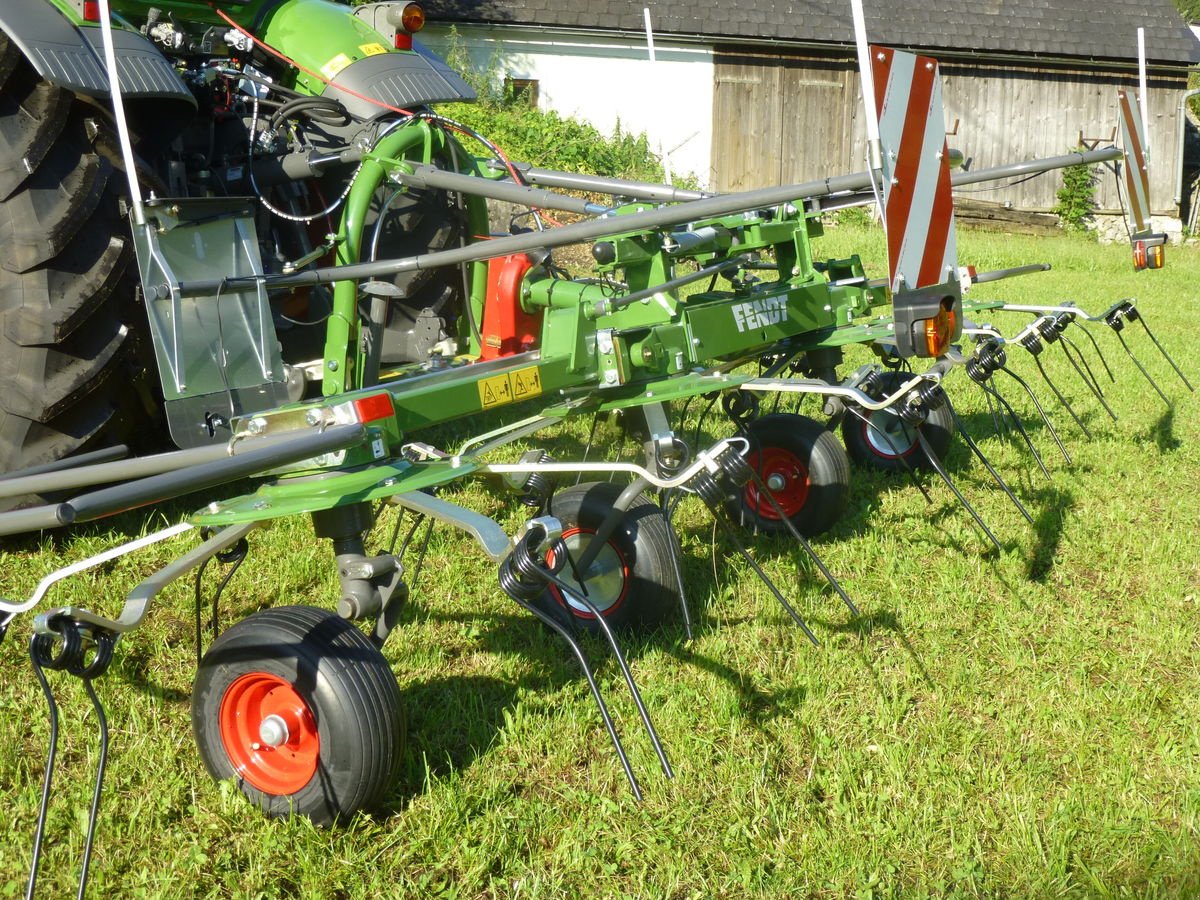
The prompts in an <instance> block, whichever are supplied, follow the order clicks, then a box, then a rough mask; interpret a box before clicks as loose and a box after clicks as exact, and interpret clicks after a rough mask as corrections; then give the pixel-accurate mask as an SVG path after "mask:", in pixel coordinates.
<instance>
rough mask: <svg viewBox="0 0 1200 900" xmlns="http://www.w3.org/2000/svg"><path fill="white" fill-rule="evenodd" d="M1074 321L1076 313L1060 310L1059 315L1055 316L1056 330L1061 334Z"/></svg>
mask: <svg viewBox="0 0 1200 900" xmlns="http://www.w3.org/2000/svg"><path fill="white" fill-rule="evenodd" d="M1074 321H1075V313H1073V312H1060V313H1059V314H1058V315H1057V316H1055V317H1054V330H1055V331H1056V332H1058V333H1059V334H1062V333H1063V332H1064V331H1066V330H1067V326H1068V325H1070V324H1071V323H1072V322H1074Z"/></svg>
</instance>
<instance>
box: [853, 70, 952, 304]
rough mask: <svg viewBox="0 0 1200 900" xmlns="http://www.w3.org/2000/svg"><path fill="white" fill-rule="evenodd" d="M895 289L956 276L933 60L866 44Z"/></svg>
mask: <svg viewBox="0 0 1200 900" xmlns="http://www.w3.org/2000/svg"><path fill="white" fill-rule="evenodd" d="M871 69H872V73H873V74H874V77H875V98H876V100H875V105H876V114H877V115H878V116H879V142H880V145H881V150H882V156H883V176H884V182H883V217H884V224H885V226H886V228H887V241H888V263H889V265H890V269H891V271H890V276H891V286H892V290H893V291H899V290H902V289H905V288H908V289H913V288H920V287H928V286H930V285H935V284H943V283H945V282H947V281H957V280H958V250H957V247H956V246H955V241H954V199H953V197H952V196H951V194H950V153H949V148H948V147H947V145H946V118H945V113H944V112H943V108H942V81H941V79H940V78H939V77H938V64H937V60H935V59H932V58H930V57H928V56H917V55H915V54H912V53H905V52H903V51H899V50H892V49H890V48H888V47H876V46H872V47H871Z"/></svg>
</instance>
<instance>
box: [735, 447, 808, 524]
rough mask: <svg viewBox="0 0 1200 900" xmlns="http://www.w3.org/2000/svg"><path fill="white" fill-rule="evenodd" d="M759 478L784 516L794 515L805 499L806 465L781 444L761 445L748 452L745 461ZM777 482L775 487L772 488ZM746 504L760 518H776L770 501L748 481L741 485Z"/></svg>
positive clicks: (752, 482) (806, 483) (806, 500)
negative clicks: (743, 485) (775, 445)
mask: <svg viewBox="0 0 1200 900" xmlns="http://www.w3.org/2000/svg"><path fill="white" fill-rule="evenodd" d="M746 461H747V462H749V463H750V466H751V467H752V468H753V469H754V471H756V472H757V473H758V474H759V477H761V478H762V480H763V484H765V485H767V489H768V490H769V491H770V492H771V496H772V497H774V498H775V502H776V503H778V504H779V508H780V509H782V510H783V514H784V516H786V517H787V518H789V519H792V518H795V516H796V514H797V513H799V512H800V510H802V509H803V508H804V504H805V503H807V502H808V489H809V486H810V481H809V478H808V466H806V465H805V464H804V461H803V460H801V459H800V457H799V456H797V455H796V454H795V453H792V452H791V451H790V450H785V449H783V448H782V447H763V448H762V449H760V450H753V451H751V452H750V454H749V456H748V458H747V460H746ZM775 483H778V485H779V486H778V487H775ZM745 501H746V505H747V506H748V507H749V508H750V509H751V510H752V511H753V512H754V513H755V515H757V516H759V517H760V518H763V519H774V520H778V519H779V513H777V512H776V511H775V507H774V506H772V505H771V501H770V500H768V499H767V498H766V497H765V496H763V494H762V492H761V491H759V489H758V484H757V483H755V482H754V481H750V482H748V483H747V484H746V488H745Z"/></svg>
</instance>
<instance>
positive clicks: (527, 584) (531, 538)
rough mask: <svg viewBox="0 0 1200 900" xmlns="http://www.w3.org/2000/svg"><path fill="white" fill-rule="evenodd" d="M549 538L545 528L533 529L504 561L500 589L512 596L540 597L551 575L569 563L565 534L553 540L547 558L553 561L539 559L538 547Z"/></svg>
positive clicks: (534, 598) (531, 599) (501, 569)
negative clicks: (563, 536) (563, 537)
mask: <svg viewBox="0 0 1200 900" xmlns="http://www.w3.org/2000/svg"><path fill="white" fill-rule="evenodd" d="M545 537H546V532H545V531H543V530H542V529H541V528H532V529H530V530H529V532H528V533H527V534H526V535H525V538H524V540H522V541H519V542H518V543H517V545H516V546H515V547H513V550H512V553H510V554H509V555H508V556H507V557H505V559H504V561H503V562H501V563H500V589H501V590H502V591H504V593H506V594H508V596H510V597H512V599H514V600H524V601H526V602H527V603H528V602H531V601H533V600H536V599H537V598H538V597H540V596H541V594H542V591H544V590H545V589H546V585H547V584H549V583H550V578H549V575H557V574H558V573H559V572H560V571H561V570H562V567H563V565H565V564H566V561H567V545H566V543H565V542H564V541H563V539H562V538H561V537H560V538H558V539H556V540H554V541H552V542H551V543H550V552H549V553H548V554H547V557H548V558H550V559H552V560H553V561H552V562H548V561H547V560H546V559H538V555H537V549H538V547H539V546H541V543H542V540H543V539H544V538H545Z"/></svg>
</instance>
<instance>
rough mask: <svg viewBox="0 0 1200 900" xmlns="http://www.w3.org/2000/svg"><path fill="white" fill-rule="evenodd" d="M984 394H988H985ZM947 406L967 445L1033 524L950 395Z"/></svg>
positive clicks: (1031, 518)
mask: <svg viewBox="0 0 1200 900" xmlns="http://www.w3.org/2000/svg"><path fill="white" fill-rule="evenodd" d="M984 396H987V395H986V394H985V395H984ZM988 402H989V403H990V402H991V398H990V397H989V398H988ZM946 408H947V409H949V410H950V415H951V416H952V417H953V419H954V426H955V427H956V428H957V429H958V433H959V434H960V435H962V439H963V441H964V442H965V443H966V445H967V446H968V447H970V448H971V452H973V453H974V454H975V455H976V456H977V457H979V461H980V462H981V463H983V467H984V468H985V469H987V470H988V472H989V473H990V474H991V476H992V478H993V479H994V480H995V482H996V484H998V485H1000V489H1001V490H1002V491H1004V493H1005V494H1007V495H1008V499H1009V500H1011V501H1012V502H1013V505H1014V506H1016V508H1017V509H1019V510H1020V511H1021V515H1023V516H1024V517H1025V521H1027V522H1028V523H1029V524H1030V525H1033V524H1034V521H1033V516H1031V515H1030V514H1029V510H1027V509H1026V508H1025V504H1024V503H1022V502H1021V501H1020V500H1018V499H1017V495H1016V494H1014V493H1013V492H1012V489H1011V488H1010V487H1009V486H1008V485H1007V484H1006V483H1005V481H1004V479H1003V478H1001V477H1000V473H999V472H997V471H996V468H995V467H994V466H993V465H992V463H991V461H990V460H989V459H988V458H987V457H986V456H985V455H984V453H983V450H981V449H980V447H979V445H978V444H976V443H975V439H974V438H972V437H971V435H970V433H969V432H968V431H967V429H966V426H964V425H963V422H962V419H960V418H959V417H958V412H957V410H955V408H954V404H953V403H951V402H950V398H949V397H948V396H947V397H946Z"/></svg>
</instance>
